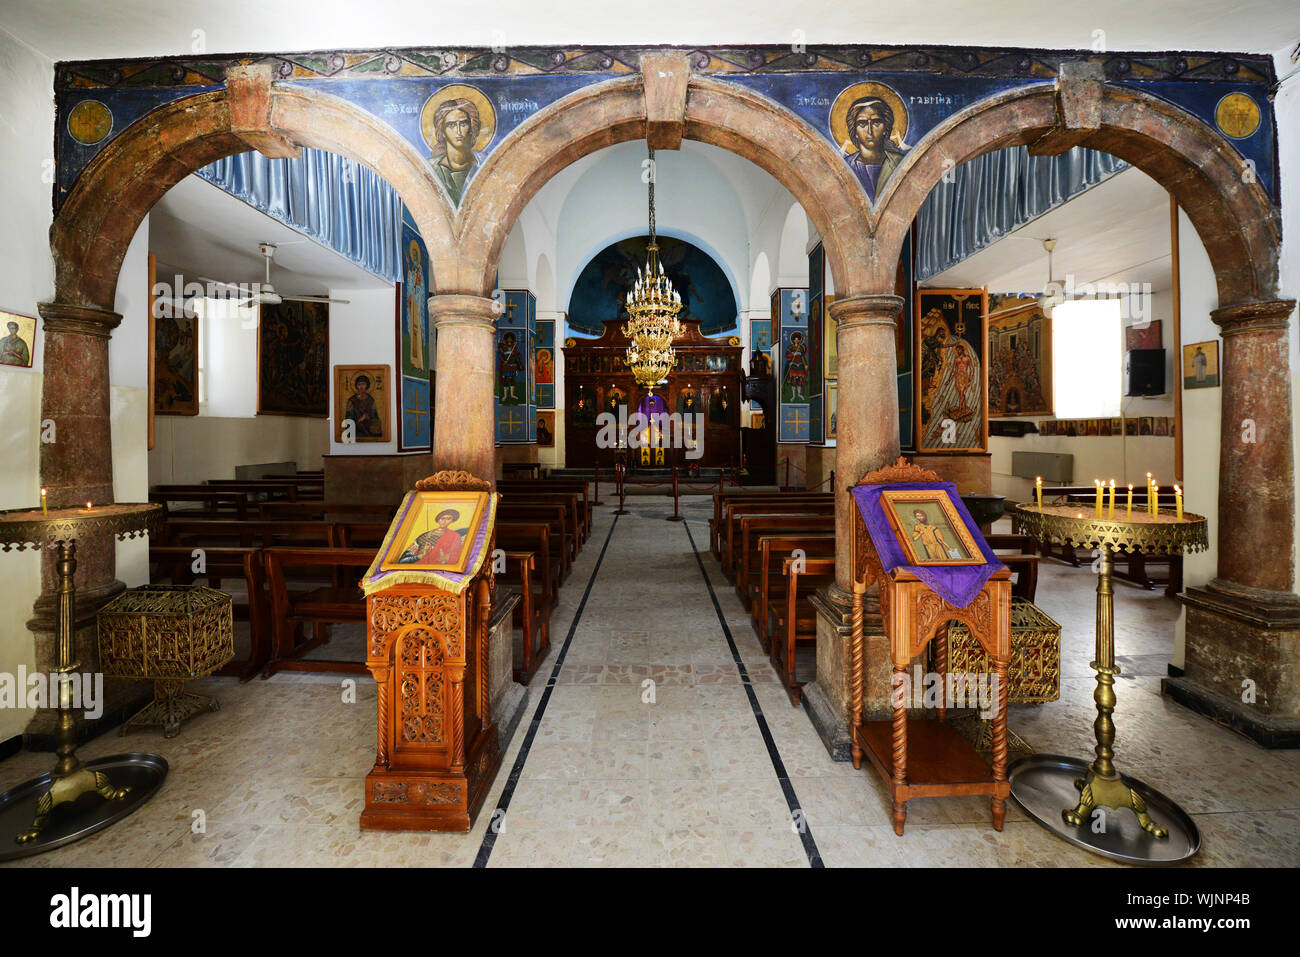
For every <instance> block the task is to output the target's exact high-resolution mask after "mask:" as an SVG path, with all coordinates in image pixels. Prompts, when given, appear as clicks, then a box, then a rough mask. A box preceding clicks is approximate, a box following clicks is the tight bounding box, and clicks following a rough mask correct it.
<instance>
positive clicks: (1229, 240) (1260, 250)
mask: <svg viewBox="0 0 1300 957" xmlns="http://www.w3.org/2000/svg"><path fill="white" fill-rule="evenodd" d="M1074 82H1075V83H1078V84H1084V83H1086V81H1074ZM1063 83H1064V84H1065V86H1063ZM1069 85H1070V84H1069V81H1068V80H1066V79H1065V78H1063V79H1062V80H1061V81H1058V82H1057V83H1056V84H1054V85H1049V84H1043V85H1036V86H1031V87H1027V88H1021V89H1018V90H1013V91H1009V92H1006V93H1003V94H1000V95H998V96H994V97H990V98H989V99H986V100H982V101H980V102H979V103H976V104H974V105H972V106H970V107H968V108H967V109H965V110H962V111H961V112H959V113H955V114H953V116H951V117H949V118H948V119H947V120H946V121H944V122H943V123H941V124H940V125H939V126H938V127H936V128H935V129H934V130H932V131H931V132H930V133H929V134H927V135H926V137H925V139H924V140H922V141H921V142H920V143H918V144H917V146H916V147H915V148H914V149H912V150H911V151H910V152H909V153H908V155H907V158H906V160H904V162H903V163H902V164H901V165H900V166H899V168H898V170H897V171H896V172H895V174H894V175H893V177H891V179H890V181H889V185H888V186H887V188H886V191H885V194H884V196H883V197H882V203H881V207H880V210H879V216H880V219H879V228H878V229H877V232H876V237H875V238H876V249H877V257H876V263H875V265H876V267H877V272H876V276H875V279H876V281H877V282H878V283H880V284H883V285H881V286H880V288H882V289H883V288H886V287H887V283H886V280H887V279H888V276H887V273H890V272H891V271H892V270H893V268H894V267H893V264H894V263H896V262H897V261H898V256H899V253H900V251H901V249H902V243H903V237H904V236H905V235H906V233H907V230H908V228H909V226H910V224H911V223H912V220H913V219H915V218H916V214H917V212H918V211H919V210H920V208H921V204H922V203H923V202H924V201H925V199H926V197H927V196H929V194H930V191H931V190H932V189H933V188H934V186H935V184H937V183H938V182H939V180H940V178H941V177H942V176H943V174H944V172H945V170H947V169H950V168H952V166H954V165H956V164H960V163H964V162H966V161H967V160H969V159H973V158H974V157H976V156H980V155H982V154H984V153H989V152H992V151H993V150H996V149H1003V148H1005V147H1009V146H1028V147H1029V149H1030V152H1031V153H1036V154H1052V153H1058V152H1062V151H1063V149H1065V148H1068V147H1069V146H1075V145H1078V146H1086V147H1088V148H1089V149H1096V150H1102V151H1104V152H1107V153H1113V154H1114V155H1116V156H1118V157H1119V158H1120V159H1123V160H1125V161H1126V162H1128V163H1130V164H1131V165H1133V166H1136V167H1137V168H1138V169H1140V170H1142V171H1143V172H1144V173H1146V174H1147V175H1148V176H1150V177H1151V178H1152V179H1154V180H1155V181H1156V182H1157V183H1159V184H1160V185H1161V186H1163V187H1164V188H1165V189H1167V190H1168V191H1169V192H1170V193H1171V194H1172V195H1173V196H1174V198H1175V199H1176V200H1177V202H1178V205H1179V206H1180V207H1181V208H1182V209H1183V211H1184V212H1186V213H1187V216H1188V218H1189V219H1190V220H1191V221H1192V224H1193V225H1194V226H1195V227H1196V231H1197V233H1198V234H1199V235H1200V238H1201V241H1202V242H1203V243H1204V245H1205V250H1206V252H1207V253H1209V256H1210V262H1211V263H1212V264H1213V266H1214V272H1215V277H1216V279H1217V281H1218V286H1219V303H1220V306H1229V305H1234V304H1237V303H1244V302H1254V301H1258V300H1263V299H1272V298H1274V297H1275V296H1276V295H1277V279H1278V254H1279V251H1280V246H1281V241H1282V231H1281V223H1280V218H1279V216H1278V212H1277V209H1276V208H1275V207H1274V206H1273V204H1272V202H1271V200H1270V199H1269V197H1268V194H1267V193H1266V192H1265V190H1264V188H1263V186H1262V185H1260V184H1259V182H1258V181H1252V182H1246V181H1245V179H1246V178H1244V177H1243V175H1242V173H1243V169H1244V163H1243V160H1242V158H1241V155H1240V154H1239V153H1238V152H1237V151H1236V150H1235V149H1234V148H1233V147H1232V146H1231V144H1229V143H1228V141H1227V140H1226V139H1224V138H1223V137H1222V136H1221V135H1219V134H1218V133H1217V132H1215V131H1214V130H1212V129H1210V127H1209V126H1207V125H1206V124H1205V123H1204V122H1202V121H1201V120H1200V119H1199V118H1197V117H1195V116H1193V115H1192V114H1190V113H1188V112H1187V111H1185V110H1183V109H1182V108H1180V107H1178V106H1175V105H1173V104H1172V103H1169V102H1167V101H1165V100H1161V99H1158V98H1156V97H1154V96H1151V95H1150V94H1147V93H1143V92H1141V91H1139V90H1133V89H1129V88H1126V87H1118V86H1112V85H1110V84H1106V83H1100V82H1096V83H1094V84H1092V85H1093V89H1092V90H1091V91H1086V90H1085V91H1081V93H1082V96H1083V97H1087V98H1088V102H1087V104H1086V107H1085V112H1086V113H1087V119H1086V120H1085V122H1084V125H1075V124H1076V123H1078V122H1079V121H1078V119H1077V118H1076V117H1075V116H1074V115H1069V114H1064V113H1063V111H1064V110H1065V109H1066V108H1065V107H1063V106H1062V101H1063V100H1067V99H1068V98H1069V97H1070V92H1069V91H1068V89H1067V87H1068V86H1069ZM1063 90H1066V92H1063ZM1053 141H1055V142H1053Z"/></svg>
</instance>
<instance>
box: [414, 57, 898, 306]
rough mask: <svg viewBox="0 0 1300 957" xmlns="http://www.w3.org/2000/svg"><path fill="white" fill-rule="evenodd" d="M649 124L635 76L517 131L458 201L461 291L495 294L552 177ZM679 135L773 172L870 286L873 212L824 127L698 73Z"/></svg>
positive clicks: (639, 134) (573, 98) (839, 265)
mask: <svg viewBox="0 0 1300 957" xmlns="http://www.w3.org/2000/svg"><path fill="white" fill-rule="evenodd" d="M648 125H649V122H648V120H647V113H646V95H645V84H644V80H643V77H642V76H640V75H637V76H630V77H625V78H620V79H616V80H608V81H606V82H603V83H597V84H593V85H592V86H589V87H586V88H584V89H582V90H578V91H576V92H574V93H571V94H569V95H568V96H566V97H564V98H563V99H560V100H558V101H556V102H555V103H553V104H551V105H550V106H548V107H547V108H546V109H544V110H541V111H539V112H538V113H536V114H535V115H533V116H532V117H530V118H529V119H528V120H527V121H526V122H524V123H523V124H521V125H520V126H519V127H518V128H517V129H516V130H514V131H513V132H512V133H511V134H510V135H509V136H508V137H507V138H506V139H505V140H504V141H503V142H502V143H501V145H500V146H498V147H497V148H496V149H495V150H494V151H493V152H492V155H491V156H489V157H488V158H487V160H486V161H485V162H484V164H483V167H482V169H480V170H479V172H478V174H477V175H476V176H475V177H474V179H473V180H472V181H471V183H470V185H469V188H468V189H467V190H466V193H465V197H464V199H463V200H462V202H461V207H460V217H459V219H460V222H459V226H460V229H459V233H458V239H459V249H458V250H457V252H458V256H459V262H460V268H461V269H462V270H463V272H462V273H461V274H460V276H459V277H458V280H459V281H460V282H461V283H463V284H464V285H463V287H462V291H464V292H466V293H469V294H473V295H486V294H487V293H488V290H489V289H490V288H491V282H492V274H493V271H494V269H495V264H496V261H497V259H498V257H499V256H500V253H501V249H502V246H503V244H504V242H505V239H506V236H507V235H508V233H509V231H510V227H511V225H512V224H513V223H514V222H515V220H516V219H517V218H518V216H519V214H520V212H521V211H522V210H523V208H524V207H525V206H526V205H527V204H528V202H529V201H530V200H531V199H532V197H533V196H534V195H536V193H537V191H538V190H539V189H541V187H542V186H543V185H544V184H545V183H546V182H547V180H549V179H550V178H551V177H552V176H554V175H555V174H556V173H557V172H559V171H560V170H561V169H563V168H564V167H566V166H568V165H569V164H570V163H573V162H574V161H576V160H578V159H580V158H581V157H583V156H586V155H587V154H589V153H593V152H595V151H596V150H599V149H602V148H603V147H606V146H611V145H613V144H615V143H622V142H625V141H628V140H636V139H644V138H645V137H646V135H647V128H648ZM682 134H683V135H684V136H685V137H686V138H687V139H693V140H698V141H699V142H702V143H709V144H711V145H713V146H717V147H720V148H722V149H726V150H729V151H730V152H733V153H736V154H737V155H739V156H741V157H743V158H744V159H747V160H749V161H750V162H752V163H754V164H755V165H757V166H758V167H760V168H761V169H763V170H765V171H767V172H768V173H770V174H771V175H772V176H773V177H774V178H775V179H776V180H777V181H778V182H780V183H781V185H782V186H784V187H785V188H786V189H788V190H789V191H790V193H791V194H792V195H793V196H794V197H795V199H796V200H797V201H798V202H799V204H800V205H802V206H803V208H804V209H805V210H807V212H808V216H809V218H810V219H811V220H812V222H813V224H814V226H815V227H816V228H817V231H818V233H819V234H820V235H821V236H822V239H823V242H824V244H825V248H826V255H827V257H828V259H829V260H830V264H831V269H832V271H833V272H834V273H835V275H836V277H841V276H842V277H844V278H843V280H842V282H843V283H844V288H845V290H846V292H849V293H853V292H863V291H866V289H867V285H866V284H867V283H868V282H869V280H870V269H869V264H870V261H871V226H872V223H873V222H874V216H873V215H872V211H871V206H870V203H869V202H868V201H867V197H866V194H865V193H864V192H863V190H862V188H861V186H859V185H858V182H857V180H856V178H855V177H854V176H853V173H852V171H851V170H850V169H849V167H848V165H847V164H846V163H845V162H844V161H843V159H841V158H840V156H839V154H838V153H837V152H836V150H835V148H834V147H833V146H832V145H831V144H830V143H829V142H827V141H826V139H825V138H824V137H823V136H821V134H819V133H818V132H817V131H816V130H814V129H813V128H812V127H811V126H809V125H808V124H807V123H806V122H804V121H803V120H802V119H800V118H799V117H798V116H796V115H795V114H794V113H793V112H791V111H790V110H788V109H786V108H785V107H783V106H781V105H780V104H778V103H776V102H775V101H773V100H771V99H769V98H767V97H765V96H763V95H761V94H759V93H755V92H753V91H751V90H748V89H746V88H744V87H742V86H740V85H738V84H734V83H728V82H726V81H723V80H717V79H714V78H712V77H707V76H694V75H693V76H691V77H690V78H689V80H688V82H687V89H686V98H685V112H684V116H683V118H682ZM434 273H435V276H436V275H438V268H437V265H436V263H435V266H434ZM448 278H450V277H448ZM440 285H442V284H441V283H440ZM448 288H449V287H448Z"/></svg>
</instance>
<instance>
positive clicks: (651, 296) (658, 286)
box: [623, 149, 682, 393]
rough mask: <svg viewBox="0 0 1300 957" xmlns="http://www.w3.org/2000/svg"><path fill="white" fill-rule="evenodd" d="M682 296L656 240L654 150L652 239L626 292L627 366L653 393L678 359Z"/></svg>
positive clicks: (652, 167) (652, 153) (652, 155)
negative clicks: (662, 260)
mask: <svg viewBox="0 0 1300 957" xmlns="http://www.w3.org/2000/svg"><path fill="white" fill-rule="evenodd" d="M681 310H682V297H681V296H680V295H679V294H678V293H677V290H675V289H674V288H673V284H672V282H670V281H669V279H668V277H667V276H666V275H664V267H663V265H662V264H661V263H660V262H659V244H658V243H657V242H656V241H655V151H654V150H653V149H652V150H650V242H649V244H648V245H647V246H646V260H645V271H644V272H642V271H641V270H640V269H638V270H637V278H636V285H634V286H633V287H632V289H631V290H629V291H628V294H627V314H628V317H629V318H628V321H627V322H626V323H625V324H624V325H623V335H625V336H627V337H628V339H630V340H631V342H632V344H631V345H629V346H628V347H627V365H628V368H629V369H631V370H632V375H633V376H634V377H635V378H636V384H637V385H639V386H641V387H642V388H643V389H645V390H646V391H647V392H649V393H653V392H654V390H655V386H657V385H658V384H659V383H660V382H661V381H663V379H664V377H665V376H667V375H668V373H669V372H670V371H671V370H672V368H673V365H674V364H675V363H676V361H677V353H676V352H675V351H674V349H673V346H672V343H673V340H674V339H676V338H677V337H678V336H680V335H681V334H682V324H681V323H680V322H679V321H678V320H677V314H678V313H679V312H681Z"/></svg>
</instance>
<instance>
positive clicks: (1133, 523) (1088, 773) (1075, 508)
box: [1008, 504, 1208, 864]
mask: <svg viewBox="0 0 1300 957" xmlns="http://www.w3.org/2000/svg"><path fill="white" fill-rule="evenodd" d="M1091 511H1092V510H1090V509H1087V508H1086V507H1083V506H1079V505H1043V506H1036V505H1032V504H1028V505H1018V506H1016V510H1015V516H1016V519H1017V521H1018V524H1019V527H1020V528H1021V530H1022V531H1023V532H1024V533H1025V534H1027V535H1030V536H1032V537H1034V538H1036V539H1038V540H1039V541H1042V542H1055V543H1060V544H1069V545H1073V546H1075V547H1076V548H1094V549H1097V551H1098V553H1099V560H1098V563H1097V569H1098V576H1097V627H1096V635H1097V638H1096V641H1097V645H1096V657H1095V659H1094V660H1093V661H1092V663H1091V666H1092V669H1093V670H1094V671H1096V672H1097V690H1096V691H1095V692H1094V694H1093V700H1094V701H1096V703H1097V719H1096V721H1094V722H1093V728H1094V730H1095V732H1096V738H1097V747H1096V749H1095V753H1096V757H1095V758H1094V760H1093V761H1092V762H1091V763H1090V764H1085V762H1084V761H1082V760H1077V759H1074V758H1065V757H1061V756H1059V755H1050V754H1038V755H1033V756H1031V757H1026V758H1022V759H1020V760H1019V761H1017V762H1016V763H1015V764H1014V765H1013V766H1012V767H1011V768H1010V770H1009V772H1008V776H1009V777H1010V780H1011V796H1012V797H1014V798H1015V799H1016V801H1017V802H1018V803H1019V804H1020V805H1021V806H1022V807H1023V808H1024V809H1025V810H1026V811H1027V812H1028V813H1029V815H1030V816H1031V817H1033V818H1034V819H1035V820H1037V821H1038V823H1040V824H1042V825H1043V826H1044V827H1046V828H1047V829H1048V830H1051V831H1053V832H1055V833H1056V834H1058V835H1060V836H1061V837H1064V838H1065V839H1066V840H1068V841H1070V842H1072V843H1074V844H1077V845H1079V846H1080V847H1084V848H1086V849H1088V850H1090V851H1093V852H1095V853H1098V854H1102V855H1104V856H1106V857H1111V858H1115V859H1117V860H1122V861H1126V862H1128V863H1134V864H1172V863H1177V862H1178V861H1181V860H1186V859H1187V858H1189V857H1191V856H1192V855H1193V854H1195V853H1196V851H1197V850H1198V849H1199V847H1200V833H1199V831H1198V830H1197V828H1196V824H1195V823H1194V822H1193V821H1192V819H1191V818H1190V817H1188V815H1187V814H1186V812H1184V811H1183V810H1182V808H1180V807H1178V805H1177V804H1175V803H1174V802H1173V801H1171V800H1169V799H1168V798H1166V797H1165V796H1164V795H1162V794H1161V793H1160V792H1159V791H1157V790H1155V789H1154V788H1151V787H1149V786H1147V785H1145V784H1143V783H1142V782H1141V781H1138V780H1137V779H1135V778H1131V777H1128V776H1127V775H1123V774H1120V773H1119V771H1118V770H1117V769H1116V767H1115V762H1114V757H1115V752H1114V745H1115V722H1114V720H1113V719H1112V715H1113V714H1114V712H1115V704H1116V698H1115V676H1116V675H1118V674H1119V673H1120V670H1119V667H1118V666H1116V664H1115V615H1114V592H1113V591H1112V586H1111V564H1112V554H1113V552H1114V551H1115V550H1117V549H1124V550H1126V551H1131V550H1133V549H1141V550H1142V551H1143V552H1144V553H1147V554H1152V555H1156V554H1177V553H1180V552H1184V551H1201V550H1203V549H1205V548H1206V546H1207V545H1208V538H1207V535H1206V521H1205V518H1204V517H1203V516H1200V515H1193V514H1191V513H1185V514H1183V515H1181V516H1179V515H1178V514H1176V513H1175V512H1174V511H1172V510H1170V509H1161V510H1158V511H1156V512H1155V513H1154V514H1152V513H1149V512H1147V511H1146V510H1145V509H1144V510H1142V511H1141V512H1140V513H1138V514H1133V515H1130V517H1128V518H1125V519H1118V518H1111V519H1107V518H1097V517H1094V516H1095V512H1094V513H1092V514H1090V512H1091ZM1075 792H1077V793H1075ZM1065 803H1070V804H1072V805H1073V806H1072V807H1064V808H1062V804H1065ZM1099 808H1112V809H1117V810H1118V809H1123V808H1128V809H1130V810H1131V811H1132V812H1133V816H1130V815H1125V814H1112V815H1108V814H1107V813H1106V811H1104V810H1102V811H1100V812H1098V809H1099ZM1135 825H1136V826H1135Z"/></svg>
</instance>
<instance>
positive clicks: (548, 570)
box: [496, 521, 563, 607]
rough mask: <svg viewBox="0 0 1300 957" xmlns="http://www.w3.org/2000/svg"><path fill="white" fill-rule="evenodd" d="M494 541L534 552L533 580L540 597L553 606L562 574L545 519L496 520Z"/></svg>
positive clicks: (500, 546)
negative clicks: (526, 520) (542, 520)
mask: <svg viewBox="0 0 1300 957" xmlns="http://www.w3.org/2000/svg"><path fill="white" fill-rule="evenodd" d="M496 541H497V548H504V549H507V550H514V551H527V552H532V553H533V555H534V556H536V561H535V562H534V565H533V568H534V571H535V573H536V574H535V577H534V581H535V584H537V585H538V586H539V588H540V589H541V598H542V600H544V601H545V602H546V603H547V605H548V606H550V607H554V606H555V602H556V600H557V598H558V597H559V591H560V585H561V584H562V582H563V578H562V572H561V567H560V566H561V563H560V561H559V560H558V559H557V558H556V557H555V555H554V552H553V549H552V547H551V526H550V525H548V524H547V523H546V522H503V521H498V522H497V524H496Z"/></svg>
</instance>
